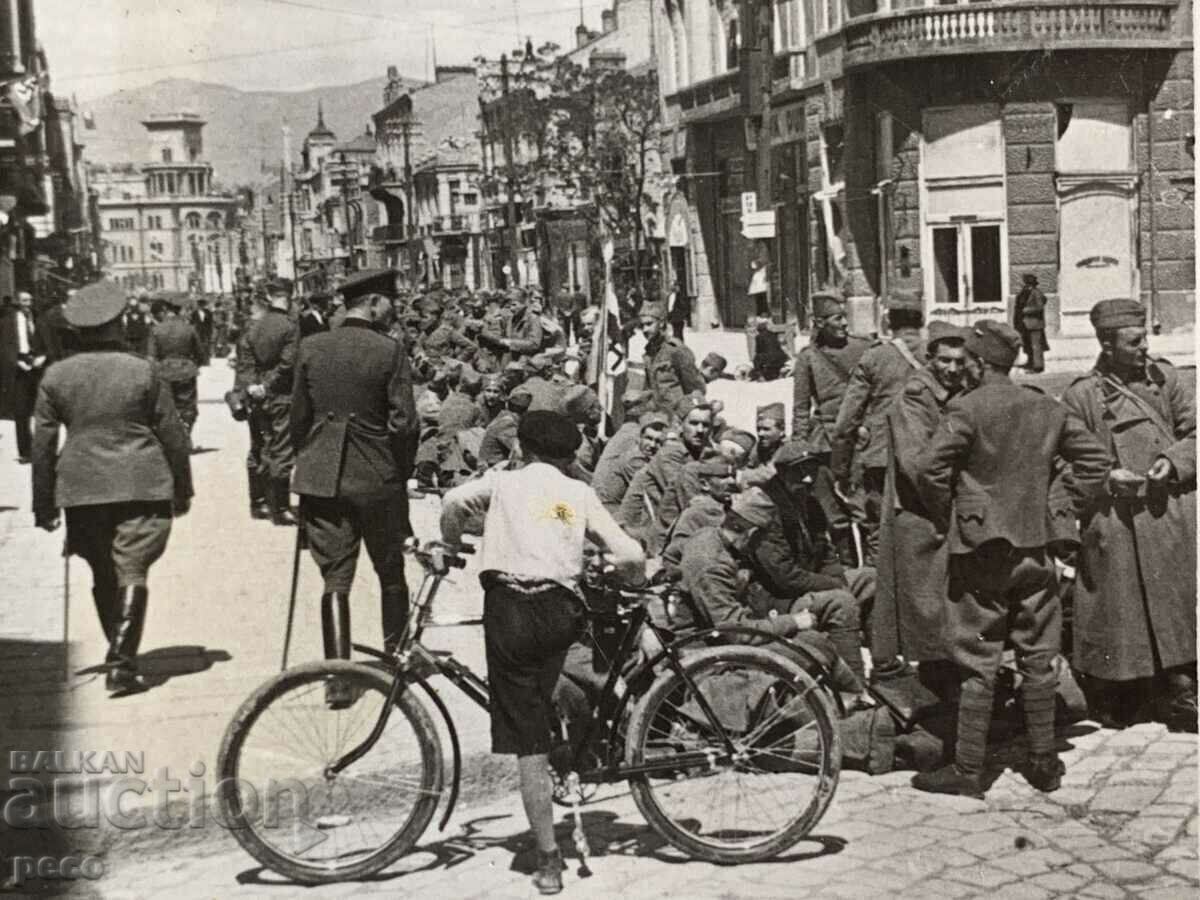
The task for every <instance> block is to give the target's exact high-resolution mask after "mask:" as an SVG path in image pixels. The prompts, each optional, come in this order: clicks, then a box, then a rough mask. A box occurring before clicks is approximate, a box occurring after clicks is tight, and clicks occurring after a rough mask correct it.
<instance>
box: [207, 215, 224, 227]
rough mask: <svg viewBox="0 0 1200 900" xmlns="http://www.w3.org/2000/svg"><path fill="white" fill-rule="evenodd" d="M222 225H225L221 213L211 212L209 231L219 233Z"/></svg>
mask: <svg viewBox="0 0 1200 900" xmlns="http://www.w3.org/2000/svg"><path fill="white" fill-rule="evenodd" d="M222 224H223V222H222V219H221V214H220V213H219V212H210V213H209V214H208V227H209V230H211V231H218V230H219V229H220V228H221V226H222Z"/></svg>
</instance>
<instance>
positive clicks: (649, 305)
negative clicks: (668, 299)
mask: <svg viewBox="0 0 1200 900" xmlns="http://www.w3.org/2000/svg"><path fill="white" fill-rule="evenodd" d="M666 316H667V305H666V304H665V303H659V302H658V301H657V300H647V301H646V302H645V303H643V304H642V308H641V309H639V310H638V318H639V319H665V318H666Z"/></svg>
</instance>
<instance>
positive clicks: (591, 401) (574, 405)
mask: <svg viewBox="0 0 1200 900" xmlns="http://www.w3.org/2000/svg"><path fill="white" fill-rule="evenodd" d="M599 405H600V398H599V397H598V396H597V395H596V392H595V391H593V390H592V389H591V388H590V387H588V386H587V385H585V384H575V385H572V386H571V387H569V388H567V390H566V392H565V393H564V394H563V396H562V401H561V407H562V414H563V415H564V416H566V417H567V418H568V419H571V420H572V421H575V420H576V419H578V418H579V417H581V416H583V415H584V414H585V413H586V412H587V411H588V410H590V409H593V408H595V407H598V406H599Z"/></svg>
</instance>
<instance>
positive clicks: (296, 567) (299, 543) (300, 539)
mask: <svg viewBox="0 0 1200 900" xmlns="http://www.w3.org/2000/svg"><path fill="white" fill-rule="evenodd" d="M303 548H304V515H303V513H301V515H300V517H299V521H298V522H296V552H295V554H294V555H293V556H292V591H291V596H290V597H289V598H288V614H287V630H285V631H284V633H283V661H282V662H281V663H280V664H279V671H281V672H282V671H284V670H285V669H286V668H287V664H288V651H289V650H291V647H292V623H293V622H295V620H296V590H297V589H298V588H299V586H300V551H301V550H302V549H303Z"/></svg>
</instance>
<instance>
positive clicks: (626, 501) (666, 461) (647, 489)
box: [618, 439, 717, 552]
mask: <svg viewBox="0 0 1200 900" xmlns="http://www.w3.org/2000/svg"><path fill="white" fill-rule="evenodd" d="M715 456H717V451H716V450H715V449H713V448H712V447H711V446H705V447H703V448H701V450H699V451H696V452H694V451H692V450H691V449H689V448H688V446H687V445H686V444H684V443H683V441H681V440H677V439H673V440H669V441H667V442H666V443H665V444H663V445H662V446H661V447H659V448H658V452H657V453H655V454H654V456H653V458H651V460H650V462H648V463H647V464H646V465H645V466H644V467H643V468H642V469H641V470H639V471H638V472H637V474H635V475H634V476H633V480H632V481H631V482H630V483H629V488H628V490H626V492H625V496H624V498H623V499H622V500H621V514H620V516H619V518H618V521H619V522H620V523H621V525H622V526H623V527H624V528H625V529H626V530H627V531H630V532H631V533H635V532H636V535H637V536H638V537H640V538H641V539H642V540H643V542H644V543H645V544H646V545H647V546H648V547H650V548H651V550H652V551H653V552H657V551H658V549H659V548H660V547H661V542H662V538H663V536H664V535H665V534H666V531H667V529H668V528H670V526H671V523H673V522H674V521H675V519H676V517H677V516H678V515H679V513H680V512H681V511H682V510H681V509H678V508H676V509H674V510H673V511H672V514H671V516H670V518H669V519H668V518H665V517H664V514H663V510H662V506H663V501H664V500H665V499H666V498H667V491H668V489H669V488H670V487H671V485H672V483H673V482H674V481H675V479H676V478H678V477H680V476H681V475H682V473H683V468H684V466H686V465H687V464H688V463H689V462H694V461H698V460H705V459H712V458H714V457H715Z"/></svg>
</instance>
